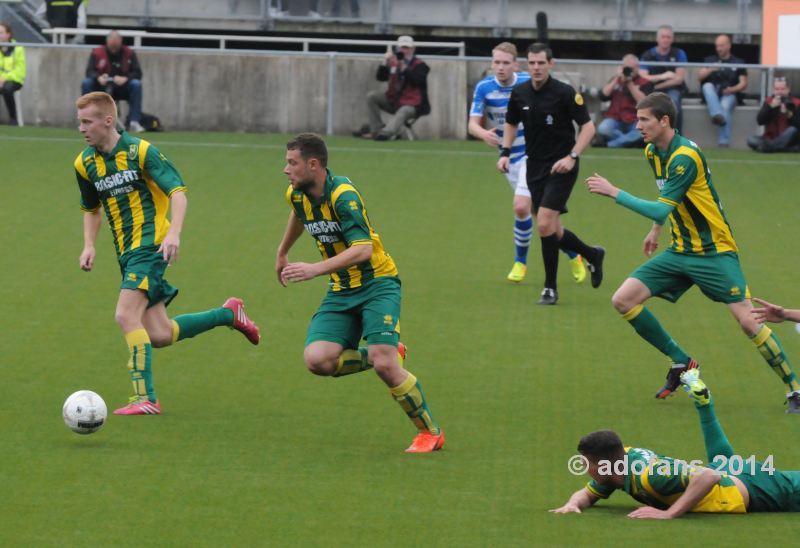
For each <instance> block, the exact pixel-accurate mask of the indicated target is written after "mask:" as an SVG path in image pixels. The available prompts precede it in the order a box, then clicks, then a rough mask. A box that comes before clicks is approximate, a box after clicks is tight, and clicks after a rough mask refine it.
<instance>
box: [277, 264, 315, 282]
mask: <svg viewBox="0 0 800 548" xmlns="http://www.w3.org/2000/svg"><path fill="white" fill-rule="evenodd" d="M317 275H318V273H317V267H316V265H313V264H309V263H289V264H287V265H286V266H285V267H284V268H283V271H281V279H282V281H283V283H284V285H286V284H285V282H293V283H297V282H304V281H306V280H310V279H312V278H316V277H317Z"/></svg>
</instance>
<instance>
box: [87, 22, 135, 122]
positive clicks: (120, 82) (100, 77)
mask: <svg viewBox="0 0 800 548" xmlns="http://www.w3.org/2000/svg"><path fill="white" fill-rule="evenodd" d="M82 88H83V94H84V95H86V94H87V93H90V92H92V91H104V92H106V93H108V94H109V95H111V97H113V98H114V100H115V101H117V102H119V101H121V100H124V101H128V104H129V105H130V114H129V116H128V121H129V128H130V130H131V131H133V132H136V133H140V132H142V131H144V128H143V127H142V124H141V117H142V69H141V67H140V66H139V60H138V59H137V58H136V53H135V52H134V51H133V49H131V48H130V47H128V46H126V45H124V44H123V43H122V35H121V34H120V33H119V32H118V31H116V30H112V31H111V32H110V33H109V34H108V36H107V37H106V45H105V46H100V47H98V48H95V49H93V50H92V54H91V56H90V57H89V64H88V66H87V67H86V79H85V80H84V81H83V86H82Z"/></svg>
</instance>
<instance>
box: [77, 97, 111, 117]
mask: <svg viewBox="0 0 800 548" xmlns="http://www.w3.org/2000/svg"><path fill="white" fill-rule="evenodd" d="M92 105H94V106H95V107H97V110H98V111H100V115H101V116H111V117H112V118H113V119H114V122H116V121H117V104H116V103H115V102H114V99H113V98H112V97H111V96H110V95H109V94H108V93H105V92H103V91H93V92H91V93H87V94H86V95H81V96H80V97H79V98H78V100H77V101H75V106H76V107H78V109H82V108H86V107H89V106H92Z"/></svg>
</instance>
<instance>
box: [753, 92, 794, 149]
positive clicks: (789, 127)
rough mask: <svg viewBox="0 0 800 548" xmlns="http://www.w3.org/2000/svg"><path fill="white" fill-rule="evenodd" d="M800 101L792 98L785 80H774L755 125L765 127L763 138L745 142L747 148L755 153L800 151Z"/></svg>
mask: <svg viewBox="0 0 800 548" xmlns="http://www.w3.org/2000/svg"><path fill="white" fill-rule="evenodd" d="M798 107H800V99H798V98H796V97H792V90H791V88H790V87H789V82H787V81H786V78H785V77H784V76H776V77H775V79H774V80H773V82H772V96H770V97H767V100H766V101H764V104H763V105H762V106H761V110H759V111H758V116H757V117H756V121H757V122H758V124H759V125H761V126H764V134H763V135H753V136H752V137H750V138H748V139H747V144H748V146H749V147H750V148H752V149H753V150H755V151H757V152H798V151H800V135H799V134H798V131H800V129H799V128H800V114H799V113H798Z"/></svg>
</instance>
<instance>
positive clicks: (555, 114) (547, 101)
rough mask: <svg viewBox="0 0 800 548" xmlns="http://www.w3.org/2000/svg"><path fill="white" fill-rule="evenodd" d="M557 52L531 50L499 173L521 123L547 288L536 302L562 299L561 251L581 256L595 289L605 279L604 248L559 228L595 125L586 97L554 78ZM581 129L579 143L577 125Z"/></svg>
mask: <svg viewBox="0 0 800 548" xmlns="http://www.w3.org/2000/svg"><path fill="white" fill-rule="evenodd" d="M553 64H554V63H553V52H552V51H551V50H550V48H549V47H547V46H546V45H545V44H541V43H535V44H531V45H530V47H528V71H529V72H530V75H531V80H530V82H523V83H522V84H520V85H518V86H516V87H515V88H514V89H513V90H512V91H511V97H510V98H509V101H508V111H507V112H506V120H505V128H504V132H503V152H502V154H501V156H500V159H499V160H498V161H497V169H499V170H500V171H502V172H504V173H505V172H507V171H508V164H509V156H510V154H511V144H512V143H513V141H514V136H515V135H516V134H517V131H516V128H517V125H518V124H519V123H520V122H522V125H523V126H524V128H525V148H526V153H527V155H528V163H527V180H528V188H529V189H530V191H531V199H532V201H533V213H534V215H535V216H536V225H537V229H538V231H539V237H540V238H541V239H542V260H543V262H544V272H545V280H544V289H543V290H542V294H541V297H540V298H539V301H538V304H556V302H557V301H558V286H557V282H556V279H557V275H558V250H559V248H562V249H566V250H569V251H574V252H575V253H579V254H580V255H582V256H583V258H584V259H585V260H586V261H587V263H588V264H587V267H588V268H589V271H590V272H591V274H592V287H599V286H600V283H601V282H602V281H603V257H604V256H605V250H604V249H603V248H602V247H600V246H597V247H591V246H588V245H586V244H585V243H583V242H582V241H581V240H580V238H578V237H577V236H576V235H575V234H574V233H572V232H570V231H569V230H566V229H565V228H564V227H563V226H562V225H561V214H562V213H566V212H567V200H568V199H569V195H570V194H571V193H572V187H573V186H574V185H575V181H576V180H577V178H578V164H579V162H578V156H580V154H581V153H582V152H583V150H584V149H585V148H586V147H587V146H588V145H589V143H590V142H591V140H592V137H594V132H595V131H594V123H593V122H592V120H591V118H589V113H588V112H587V110H586V105H584V103H583V97H582V96H581V95H580V93H577V92H576V91H575V90H574V89H573V88H572V86H570V85H568V84H565V83H563V82H559V81H558V80H555V79H553V78H551V77H550V69H552V68H553ZM573 121H574V122H576V123H577V124H578V126H580V132H579V133H578V138H577V140H576V139H575V127H574V126H573V125H572V122H573Z"/></svg>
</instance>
